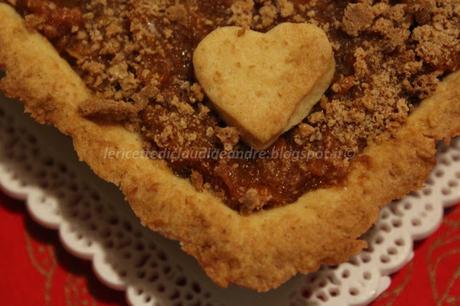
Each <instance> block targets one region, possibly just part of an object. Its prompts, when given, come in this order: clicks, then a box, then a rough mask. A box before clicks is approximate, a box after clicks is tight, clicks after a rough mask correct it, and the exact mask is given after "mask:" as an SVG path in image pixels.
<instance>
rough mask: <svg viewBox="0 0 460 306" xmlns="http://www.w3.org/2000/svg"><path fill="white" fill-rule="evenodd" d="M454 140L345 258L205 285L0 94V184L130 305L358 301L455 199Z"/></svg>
mask: <svg viewBox="0 0 460 306" xmlns="http://www.w3.org/2000/svg"><path fill="white" fill-rule="evenodd" d="M459 185H460V139H457V140H456V141H454V142H453V144H452V145H451V146H450V147H449V148H447V147H442V148H440V153H439V156H438V165H437V166H436V169H435V170H434V171H433V174H432V175H431V177H430V179H429V180H428V182H427V184H426V187H425V188H424V189H423V190H420V191H419V192H416V193H413V194H411V195H409V196H407V197H406V198H405V199H403V200H401V201H398V202H395V203H392V204H390V205H389V206H388V207H386V208H385V209H383V210H382V212H381V217H380V220H379V222H378V223H377V224H376V225H375V226H374V227H373V228H372V230H371V231H369V232H368V233H367V234H366V235H365V239H366V240H367V241H368V242H369V248H368V249H367V250H365V251H364V252H362V253H361V254H360V255H358V256H356V257H354V258H352V259H351V260H350V261H349V262H348V263H344V264H341V265H339V266H337V267H325V268H323V269H322V270H320V271H319V272H317V273H313V274H310V275H308V276H298V277H296V278H294V279H293V280H291V281H289V282H288V283H287V284H285V285H284V286H282V287H281V288H279V289H277V290H273V291H271V292H269V293H265V294H258V293H255V292H252V291H250V290H245V289H241V288H236V287H231V288H229V289H221V288H218V287H217V286H215V285H214V284H213V283H212V282H211V281H210V280H209V279H208V278H207V277H206V275H205V274H204V273H203V272H202V270H201V269H200V267H199V266H198V265H197V263H196V262H195V261H194V260H193V259H192V258H191V257H189V256H187V255H185V254H184V253H183V252H182V251H181V250H180V247H179V245H178V244H177V243H176V242H172V241H169V240H166V239H164V238H162V237H160V236H159V235H157V234H154V233H152V232H150V231H149V230H147V229H145V228H144V227H142V225H141V224H140V223H139V221H138V220H137V219H136V218H135V217H134V215H133V213H132V212H131V211H130V209H129V206H128V205H127V204H126V203H125V202H124V200H123V197H122V195H121V194H120V193H119V191H118V190H117V189H116V188H115V187H113V186H112V185H109V184H107V183H105V182H103V181H101V180H100V179H98V178H97V177H96V176H95V175H93V174H92V173H91V171H90V170H89V169H88V168H87V166H86V165H84V164H83V163H80V162H78V160H77V158H76V155H75V153H74V151H73V149H72V146H71V142H70V140H69V139H68V138H66V137H64V136H62V135H60V134H59V133H58V132H57V131H55V130H54V129H53V128H50V127H44V126H39V125H38V124H35V123H34V122H32V120H31V119H29V118H28V116H26V115H24V114H23V113H22V108H21V107H20V105H19V104H17V103H15V102H11V101H9V100H7V99H5V98H0V187H2V189H3V190H4V191H5V192H6V193H7V194H9V195H10V196H12V197H14V198H18V199H23V200H26V205H27V208H28V210H29V211H30V214H31V215H32V217H33V218H34V219H35V220H36V221H37V222H39V223H41V224H43V225H44V226H46V227H49V228H54V229H57V230H58V231H59V235H60V238H61V241H62V243H63V245H64V246H65V247H66V248H67V249H68V250H69V251H70V252H71V253H72V254H74V255H75V256H78V257H81V258H85V259H89V260H92V262H93V266H94V271H95V273H96V275H97V276H98V277H99V278H100V280H101V281H102V282H104V283H105V284H107V285H108V286H109V287H111V288H114V289H116V290H126V296H127V300H128V302H129V303H130V304H131V305H136V306H138V305H139V306H141V305H152V306H159V305H172V306H181V305H182V306H193V305H202V306H207V305H226V306H233V305H239V306H256V305H264V306H280V305H290V306H300V305H340V306H342V305H365V304H367V303H369V302H371V301H373V300H374V299H375V298H376V297H377V296H378V295H379V294H380V293H381V292H383V291H384V290H386V289H387V288H388V286H389V285H390V278H389V277H388V275H389V274H391V273H393V272H395V271H397V270H399V269H400V268H401V267H402V266H404V265H405V264H406V263H407V262H408V261H410V260H411V258H412V256H413V251H412V246H413V240H417V239H423V238H424V237H426V236H428V235H429V234H431V233H432V232H433V231H435V230H436V229H437V227H438V226H439V224H440V223H441V220H442V216H443V209H444V207H448V206H450V205H453V204H454V203H456V202H458V201H459V200H460V186H459Z"/></svg>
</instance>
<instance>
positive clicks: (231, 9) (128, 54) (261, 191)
mask: <svg viewBox="0 0 460 306" xmlns="http://www.w3.org/2000/svg"><path fill="white" fill-rule="evenodd" d="M0 1H1V0H0ZM7 2H10V3H11V4H13V5H15V6H16V7H17V8H18V10H19V11H20V12H21V13H22V14H23V15H24V16H25V18H26V22H27V24H28V25H29V26H30V27H31V28H35V29H37V30H39V31H41V32H42V33H43V34H44V35H46V36H47V37H48V38H49V39H50V40H51V41H52V42H53V44H54V45H55V46H56V48H57V49H58V50H59V51H60V52H61V54H62V55H63V56H64V57H65V58H67V59H68V61H69V63H70V64H71V65H72V66H73V67H74V69H75V70H76V71H77V72H78V73H79V74H80V75H81V77H82V78H83V80H84V81H85V83H86V84H87V86H88V87H89V88H90V89H92V90H93V91H94V93H95V95H96V99H94V101H88V103H87V104H85V105H84V106H82V108H81V112H82V114H83V115H85V116H87V117H90V118H93V119H94V120H111V121H117V122H121V123H124V124H125V125H126V126H127V127H129V128H131V129H134V130H136V131H139V132H140V133H142V135H143V136H144V138H145V140H146V146H147V147H148V148H149V149H154V150H168V151H173V152H183V151H186V152H192V151H200V150H206V151H207V152H213V151H224V152H240V151H241V152H249V153H251V154H250V157H244V158H238V159H234V158H230V157H228V156H227V157H222V158H218V159H215V158H211V157H209V156H206V157H204V158H199V157H196V156H192V154H190V155H187V156H182V155H180V154H179V157H178V156H177V155H175V156H174V157H170V158H167V161H168V162H169V164H170V166H171V167H172V169H173V170H174V171H175V172H176V173H177V174H178V175H181V176H184V177H189V178H190V180H191V182H192V184H193V185H194V186H195V187H196V188H197V190H200V191H201V190H210V191H212V192H214V193H216V194H217V195H219V196H221V197H222V198H223V199H224V201H225V202H226V203H227V204H228V205H229V206H230V207H232V208H234V209H237V210H239V211H242V212H246V213H250V212H253V211H257V210H260V209H265V208H270V207H274V206H279V205H284V204H287V203H290V202H294V201H295V200H296V199H297V198H298V197H299V196H301V195H302V194H303V193H305V192H306V191H308V190H312V189H315V188H318V187H322V186H327V185H331V184H337V183H339V182H340V181H341V179H343V178H344V177H345V176H346V173H347V168H348V167H349V164H350V161H351V160H352V159H353V157H354V156H356V155H357V154H359V153H360V152H362V150H363V149H364V148H365V147H366V146H367V145H368V144H369V143H372V142H378V141H381V140H382V139H385V138H386V137H390V136H391V135H392V134H393V133H394V132H396V131H397V130H398V129H399V128H400V127H401V125H403V124H404V123H405V121H406V120H407V117H408V116H409V115H410V113H411V112H412V111H413V110H414V109H415V108H416V107H417V105H418V104H419V103H420V101H421V100H422V99H425V98H427V97H429V96H431V95H432V94H433V92H434V91H435V90H436V88H437V85H438V83H439V81H440V80H441V79H442V78H443V77H444V76H445V75H446V74H448V73H450V72H453V71H456V70H458V68H459V64H460V39H459V38H460V1H459V0H445V1H435V0H402V1H389V0H358V1H338V0H323V1H320V0H308V1H307V0H216V1H198V0H189V1H182V0H177V1H176V0H157V1H148V0H89V1H63V0H59V1H57V0H53V1H51V0H35V1H28V0H16V1H11V0H10V1H7ZM281 22H308V23H312V24H315V25H318V26H319V27H321V28H322V29H323V30H324V31H325V32H326V33H327V35H328V37H329V39H330V41H331V43H332V45H333V47H334V51H335V56H336V62H337V69H336V75H335V77H334V81H333V84H332V86H331V87H330V89H329V90H328V91H327V92H326V94H325V95H324V96H323V97H322V99H321V101H320V103H319V105H317V106H316V107H315V109H314V111H313V112H312V114H310V115H309V116H308V117H307V118H306V119H305V120H304V122H303V123H301V124H299V125H298V126H297V127H295V128H293V129H292V130H291V131H289V132H287V133H286V134H285V135H283V136H282V137H280V138H279V139H278V141H277V142H276V143H275V144H274V145H273V147H272V148H270V149H269V150H267V152H266V153H267V154H268V155H269V156H270V158H263V157H262V156H260V155H257V154H255V153H257V152H253V151H252V150H251V149H250V148H248V147H247V146H246V145H245V144H244V143H242V142H241V141H239V135H238V131H236V129H235V128H233V127H228V126H225V125H224V124H223V123H222V121H221V120H220V119H219V118H218V116H217V115H216V113H215V112H214V111H213V110H212V109H210V108H209V106H208V105H209V101H208V100H207V98H206V96H205V95H204V93H203V90H202V89H201V87H200V86H199V84H197V83H196V81H195V79H194V75H193V67H192V65H191V62H192V61H191V57H192V54H193V50H194V48H195V46H196V45H197V44H198V43H199V42H200V41H201V39H202V38H204V37H205V36H206V35H207V34H208V33H209V32H211V31H212V30H213V29H215V28H217V27H219V26H226V25H238V26H242V27H243V28H250V29H254V30H258V31H262V32H265V31H268V30H270V29H271V28H273V27H274V26H276V25H277V24H279V23H281ZM280 152H288V153H289V154H290V155H289V156H288V157H286V156H283V157H282V158H279V156H278V158H275V157H276V155H277V154H278V155H279V153H280Z"/></svg>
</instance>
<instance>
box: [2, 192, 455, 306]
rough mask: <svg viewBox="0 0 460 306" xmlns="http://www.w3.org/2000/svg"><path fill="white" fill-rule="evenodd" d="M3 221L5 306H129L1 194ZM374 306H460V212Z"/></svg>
mask: <svg viewBox="0 0 460 306" xmlns="http://www.w3.org/2000/svg"><path fill="white" fill-rule="evenodd" d="M0 220H1V221H0V272H1V276H0V303H1V305H11V306H16V305H18V306H29V305H32V306H39V305H50V306H60V305H67V306H77V305H95V306H100V305H126V302H125V297H124V293H122V292H116V291H112V290H110V289H108V288H106V287H105V286H104V285H102V284H101V283H100V282H99V281H98V280H97V279H96V278H95V276H94V273H93V271H92V268H91V264H90V263H89V262H87V261H84V260H80V259H77V258H75V257H73V256H72V255H70V254H68V253H67V252H66V251H65V250H64V249H63V247H62V245H61V244H60V242H59V239H58V236H57V233H56V232H55V231H53V230H47V229H44V228H43V227H41V226H40V225H37V224H36V223H34V221H32V220H31V219H30V217H29V215H28V214H27V212H26V210H25V206H24V205H23V204H22V203H18V202H17V201H14V200H12V199H10V198H8V197H6V196H5V195H3V194H1V193H0ZM374 305H376V306H383V305H395V306H396V305H401V306H431V305H436V306H438V305H439V306H440V305H460V206H458V207H457V208H454V209H451V210H449V211H448V212H447V215H446V217H445V219H444V223H443V225H442V227H441V228H440V229H439V230H438V231H437V232H436V233H435V234H433V235H432V236H431V237H429V238H428V239H426V240H425V241H423V242H421V243H419V244H418V245H417V247H416V255H415V258H414V260H413V261H412V262H410V263H409V264H408V265H407V266H406V267H405V268H404V269H403V270H401V271H400V272H399V273H397V274H395V275H394V276H393V282H392V285H391V288H390V289H389V290H388V291H386V292H385V293H384V294H383V295H382V296H381V297H380V298H379V299H378V301H376V302H375V303H374ZM235 306H237V305H235ZM280 306H283V305H280Z"/></svg>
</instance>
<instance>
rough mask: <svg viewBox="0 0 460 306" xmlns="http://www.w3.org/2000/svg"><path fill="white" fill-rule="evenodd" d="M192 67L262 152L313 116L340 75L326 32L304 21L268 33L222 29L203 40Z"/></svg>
mask: <svg viewBox="0 0 460 306" xmlns="http://www.w3.org/2000/svg"><path fill="white" fill-rule="evenodd" d="M193 64H194V67H195V74H196V77H197V79H198V81H199V82H200V84H201V86H202V87H203V89H204V91H205V92H206V94H207V95H208V97H209V98H210V99H211V101H212V103H213V104H214V106H215V107H216V108H217V110H218V111H219V113H220V115H221V116H222V118H223V119H224V120H225V121H226V122H227V123H228V124H229V125H232V126H235V127H237V128H239V130H240V132H241V134H242V137H243V139H244V140H245V141H246V142H247V143H249V144H250V145H251V146H252V147H253V148H255V149H259V150H261V149H265V148H267V147H268V146H270V145H271V144H272V143H273V142H274V141H275V140H276V139H277V138H278V136H279V135H281V134H282V133H283V132H285V131H287V130H289V129H290V128H292V127H293V126H295V125H297V124H298V123H299V122H301V121H302V120H303V119H304V118H305V117H306V116H307V115H308V114H309V112H310V111H311V109H312V107H313V106H314V105H315V104H316V103H317V102H318V101H319V100H320V98H321V96H322V95H323V93H324V92H325V91H326V90H327V88H328V87H329V85H330V83H331V80H332V78H333V76H334V72H335V60H334V54H333V51H332V46H331V44H330V42H329V40H328V38H327V36H326V34H325V33H324V31H323V30H321V29H320V28H318V27H316V26H314V25H311V24H305V23H300V24H295V23H282V24H280V25H278V26H277V27H275V28H273V29H272V30H271V31H269V32H267V33H265V34H263V33H259V32H255V31H251V30H245V29H242V28H240V27H222V28H218V29H216V30H215V31H213V32H211V33H210V34H209V35H208V36H206V37H205V38H204V39H203V40H202V41H201V42H200V44H199V45H198V47H197V48H196V50H195V53H194V56H193Z"/></svg>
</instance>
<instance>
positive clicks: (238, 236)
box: [0, 4, 460, 291]
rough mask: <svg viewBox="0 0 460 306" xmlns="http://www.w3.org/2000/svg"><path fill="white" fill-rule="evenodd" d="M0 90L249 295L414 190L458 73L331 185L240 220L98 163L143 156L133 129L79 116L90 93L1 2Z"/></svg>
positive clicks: (146, 216) (360, 229) (452, 108)
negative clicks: (110, 153) (119, 154)
mask: <svg viewBox="0 0 460 306" xmlns="http://www.w3.org/2000/svg"><path fill="white" fill-rule="evenodd" d="M0 65H2V67H4V68H5V70H6V72H7V74H6V77H4V78H3V79H2V80H1V82H0V89H1V90H2V91H3V92H4V93H5V94H6V95H7V96H9V97H12V98H17V99H18V100H20V101H22V102H23V103H24V105H25V108H26V110H27V112H30V113H31V115H32V116H33V117H34V118H35V119H36V120H37V121H38V122H40V123H47V124H52V125H54V126H56V127H57V128H58V129H59V130H60V131H61V132H62V133H64V134H66V135H69V136H70V137H72V139H73V142H74V146H75V150H76V151H77V152H78V155H79V157H80V159H81V160H82V161H85V162H86V163H88V164H89V165H90V166H91V168H92V169H93V170H94V172H95V173H96V174H97V175H98V176H100V177H101V178H103V179H105V180H107V181H109V182H112V183H114V184H116V185H117V186H119V188H120V189H121V191H122V192H123V193H124V195H125V196H126V198H127V200H128V202H129V203H130V205H131V207H132V209H133V210H134V212H135V213H136V215H137V216H138V217H139V218H140V220H141V221H142V223H143V224H144V225H145V226H147V227H149V228H150V229H152V230H154V231H156V232H159V233H161V234H162V235H164V236H166V237H169V238H171V239H175V240H179V241H180V243H181V246H182V248H183V249H184V250H185V251H186V252H187V253H189V254H190V255H192V256H194V257H195V258H196V259H197V260H198V261H199V263H200V264H201V265H202V266H203V268H204V269H205V271H206V273H207V274H208V275H209V276H210V277H211V278H212V279H213V280H214V281H215V282H216V283H217V284H218V285H220V286H224V287H225V286H228V285H229V284H230V283H235V284H238V285H241V286H244V287H249V288H252V289H255V290H258V291H267V290H270V289H272V288H275V287H278V286H279V285H281V284H282V283H283V282H285V281H287V280H288V279H289V278H291V277H292V276H294V275H295V274H297V273H308V272H312V271H315V270H317V269H318V268H319V266H320V265H321V264H338V263H341V262H343V261H346V260H347V259H348V258H349V257H350V256H352V255H354V254H356V253H358V252H359V251H360V250H362V249H363V248H364V247H365V246H366V243H365V242H364V241H362V240H359V237H360V236H361V235H362V234H363V233H365V232H366V231H367V230H368V229H369V228H370V227H371V226H372V224H373V223H374V222H375V221H376V219H377V217H378V213H379V209H380V208H381V207H382V206H383V205H385V204H386V203H388V202H390V201H392V200H394V199H398V198H401V197H403V196H404V195H405V194H407V193H409V192H411V191H414V190H416V189H417V188H419V187H420V186H422V185H423V182H424V180H425V179H426V177H427V176H428V174H429V173H430V170H431V169H432V167H433V165H434V164H435V154H436V148H435V145H436V141H437V140H445V141H449V140H450V139H451V138H452V137H454V136H457V135H460V72H456V73H454V74H452V75H450V76H449V77H447V78H445V80H444V81H442V82H441V84H440V85H439V88H438V90H437V92H436V94H435V95H434V96H433V97H431V98H429V99H426V100H425V101H423V102H422V103H421V105H420V106H419V107H418V108H417V109H416V110H415V111H414V113H413V114H411V116H410V117H409V119H408V122H407V124H405V125H404V127H403V128H401V129H400V131H399V132H398V133H397V135H395V136H394V137H393V138H391V139H387V140H385V141H382V142H380V143H373V144H370V145H369V146H368V148H367V149H366V150H365V151H364V153H363V154H362V155H361V156H360V157H359V158H358V159H356V160H355V161H354V162H353V164H352V168H351V172H350V173H349V175H348V178H347V179H346V180H345V182H344V183H343V184H342V185H340V186H335V187H331V188H324V189H319V190H316V191H312V192H308V193H306V194H304V195H303V196H302V197H301V198H300V199H299V200H298V201H297V202H296V203H293V204H290V205H286V206H283V207H280V208H275V209H272V210H268V211H262V212H258V213H255V214H252V215H249V216H243V215H240V214H238V213H237V212H236V211H234V210H232V209H230V208H229V207H227V206H226V205H225V204H224V203H223V202H222V201H221V200H220V199H218V198H217V197H215V196H213V195H212V194H210V193H207V192H198V191H196V190H195V189H194V188H193V186H192V185H191V184H190V183H189V181H188V180H186V179H182V178H179V177H177V176H175V175H174V174H173V172H172V171H171V170H170V169H169V168H168V167H167V165H166V163H165V162H162V161H159V160H150V159H142V158H138V159H129V160H128V159H121V158H116V157H114V158H113V159H107V158H104V156H105V153H106V151H107V150H125V151H127V150H133V151H141V150H142V140H141V138H140V136H139V135H138V134H136V133H134V132H130V131H128V130H126V129H125V128H123V127H121V126H117V125H103V124H97V123H95V122H92V121H89V120H87V119H85V118H83V117H82V116H81V115H80V114H79V112H78V107H79V105H81V104H82V103H84V102H85V101H86V100H88V99H91V93H90V91H89V89H87V87H86V86H85V85H84V83H83V81H82V80H81V79H80V77H79V76H78V75H77V74H76V73H75V72H74V71H73V70H72V68H71V67H70V66H69V65H68V63H67V62H66V61H65V60H64V59H62V58H61V57H60V56H59V55H58V53H57V52H56V50H55V49H54V47H53V46H52V45H51V44H50V43H49V42H48V41H47V40H46V39H45V38H44V37H42V36H41V35H40V34H38V33H36V32H30V31H28V29H27V28H26V27H25V25H24V22H23V20H22V18H21V17H20V16H19V15H18V14H17V13H16V12H15V11H14V10H13V9H12V8H11V7H10V6H8V5H6V4H0Z"/></svg>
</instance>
